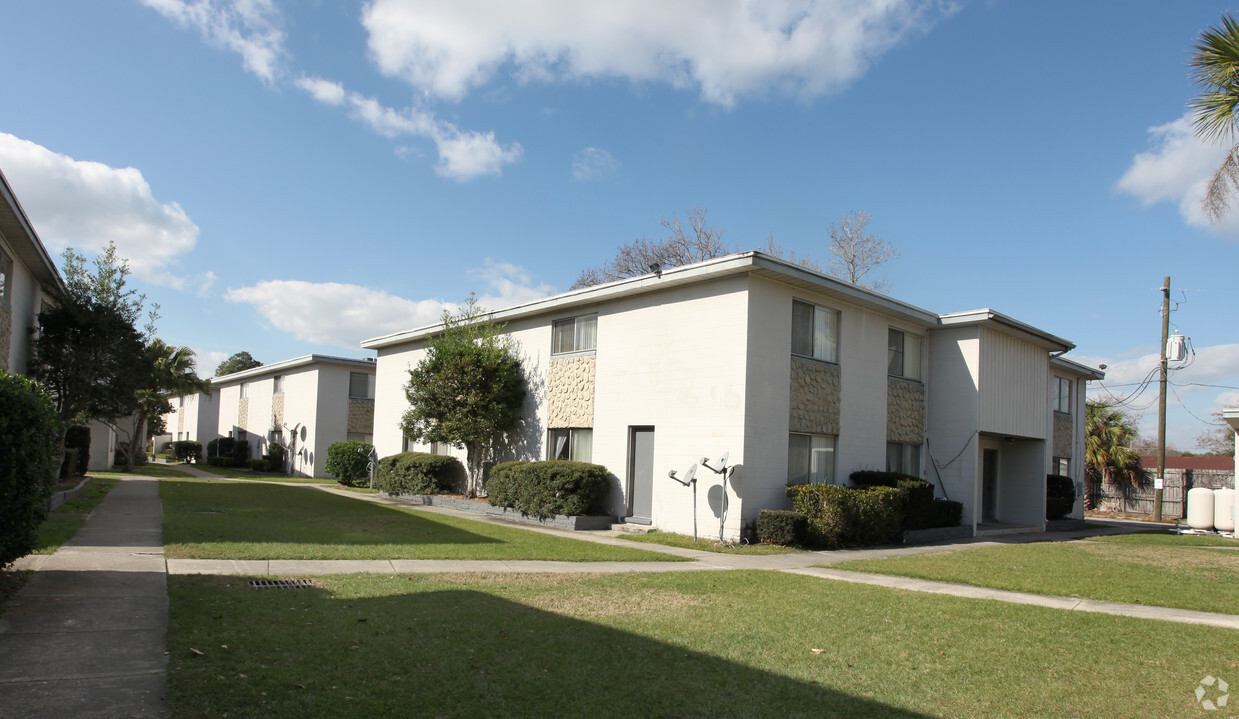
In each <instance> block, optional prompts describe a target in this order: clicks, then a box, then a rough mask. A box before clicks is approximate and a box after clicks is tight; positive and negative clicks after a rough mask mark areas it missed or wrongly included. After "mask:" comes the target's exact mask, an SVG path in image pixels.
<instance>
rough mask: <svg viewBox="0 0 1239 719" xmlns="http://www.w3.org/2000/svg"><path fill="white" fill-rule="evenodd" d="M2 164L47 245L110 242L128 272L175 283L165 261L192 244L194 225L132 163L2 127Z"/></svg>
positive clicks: (93, 246) (178, 281)
mask: <svg viewBox="0 0 1239 719" xmlns="http://www.w3.org/2000/svg"><path fill="white" fill-rule="evenodd" d="M0 167H3V168H4V172H5V174H6V175H7V176H8V178H9V181H10V182H11V183H12V184H13V189H14V192H15V193H16V194H17V196H18V197H20V198H21V202H22V206H23V207H25V209H26V212H27V213H28V214H29V215H30V221H31V222H32V223H34V226H35V230H36V231H37V232H38V233H39V237H40V238H41V239H42V240H43V242H44V244H46V245H47V246H48V247H49V248H51V249H52V250H53V251H59V250H62V249H64V248H65V247H69V246H72V247H74V248H75V249H77V250H79V251H82V250H91V251H95V250H99V249H101V248H103V247H105V246H106V245H107V243H108V241H113V242H115V243H116V248H117V250H118V251H119V253H120V256H121V257H124V258H127V259H128V260H129V266H130V269H131V270H133V274H134V276H136V277H139V278H141V279H143V280H146V281H149V282H153V283H155V284H161V285H166V286H169V287H174V288H177V289H180V288H182V287H184V285H185V278H183V277H178V276H175V275H173V274H172V273H171V271H170V269H169V266H170V265H174V264H175V263H176V262H177V260H178V258H179V257H180V256H181V255H183V254H185V253H187V252H189V251H191V250H193V248H194V245H195V244H196V243H197V241H198V226H197V225H195V224H194V223H193V222H192V221H191V220H190V219H189V217H188V215H186V214H185V210H183V209H181V206H180V205H178V204H177V203H175V202H159V201H158V200H156V199H155V198H154V196H153V194H152V193H151V186H150V185H149V184H148V183H147V182H146V179H145V178H143V177H142V173H141V172H140V171H138V170H137V169H135V168H132V167H125V168H115V167H109V166H107V165H104V164H102V163H99V162H87V161H79V160H74V159H73V158H71V157H68V156H66V155H61V154H59V153H55V152H52V151H51V150H49V149H47V148H46V147H43V146H42V145H37V144H35V143H33V142H30V141H29V140H23V139H21V138H19V137H14V136H13V135H9V134H6V133H0Z"/></svg>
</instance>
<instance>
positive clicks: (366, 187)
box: [0, 0, 1239, 448]
mask: <svg viewBox="0 0 1239 719" xmlns="http://www.w3.org/2000/svg"><path fill="white" fill-rule="evenodd" d="M1233 10H1234V8H1232V7H1231V6H1228V5H1225V4H1222V3H1214V2H1179V3H1167V2H1157V1H1152V0H1150V1H1145V2H1140V1H1132V2H1126V3H1122V4H1121V5H1116V4H1114V3H1091V2H1089V3H1080V2H1059V1H1057V0H1054V1H1050V2H1038V3H1026V2H1014V1H1013V0H990V1H989V2H968V1H966V0H960V1H958V2H932V1H919V0H874V1H873V2H864V1H862V0H850V1H846V2H844V1H840V2H812V1H808V0H805V1H801V2H794V1H791V0H788V1H786V2H777V1H774V0H772V1H771V2H766V3H740V2H733V1H724V0H683V1H681V2H676V3H667V2H662V1H659V0H631V1H630V2H624V3H585V2H579V1H574V0H537V1H530V2H524V3H515V2H505V1H503V0H474V1H473V2H452V3H447V2H418V1H413V0H409V1H404V0H372V1H370V2H361V3H343V2H330V1H328V0H320V1H318V2H315V1H313V0H298V1H296V2H293V1H292V0H288V1H280V0H196V1H188V0H89V1H87V0H77V1H75V0H55V1H51V2H38V3H9V4H7V5H6V7H5V10H4V17H5V22H4V23H3V24H2V26H0V37H2V41H0V62H2V63H3V65H4V66H5V67H6V68H8V69H9V72H7V73H6V83H7V85H6V88H5V92H4V94H3V97H0V168H2V169H3V170H4V172H5V174H6V175H7V176H8V178H9V181H10V183H11V184H12V185H13V187H14V190H15V191H16V193H17V195H18V197H19V198H20V199H21V201H22V202H23V204H24V206H25V208H26V210H27V213H28V214H29V215H30V217H31V220H32V222H33V223H34V225H35V227H36V228H37V230H38V231H39V233H40V235H41V237H42V239H43V241H44V243H45V244H46V245H47V246H48V248H49V250H50V251H51V252H52V253H53V254H58V253H59V251H60V250H61V249H62V248H64V247H65V246H67V245H71V246H73V247H75V248H78V249H80V250H83V251H86V252H87V253H88V254H89V253H93V252H94V251H95V250H97V248H98V247H100V246H101V245H102V244H104V243H105V242H106V241H107V240H108V239H113V240H115V241H116V243H117V245H118V246H119V247H120V249H121V252H122V254H124V255H126V256H127V257H129V258H130V260H131V263H132V266H133V270H134V278H133V283H134V285H135V286H136V287H138V288H140V289H142V290H143V291H145V292H146V294H147V296H148V299H149V300H151V301H155V302H158V303H159V304H160V305H161V313H162V315H163V319H162V320H161V322H160V328H159V329H160V335H161V336H162V337H163V338H164V339H165V340H167V341H169V342H172V343H175V344H184V345H188V346H190V347H192V348H194V349H195V350H196V351H197V353H198V355H199V357H200V368H202V369H203V371H204V372H205V373H207V374H209V373H210V371H211V370H212V369H213V368H214V366H215V364H217V363H218V362H219V361H220V360H221V359H222V358H223V357H225V356H227V355H229V354H231V353H233V352H236V351H239V350H247V351H249V352H251V353H252V354H253V355H254V356H255V357H257V358H258V359H260V360H263V361H266V362H273V361H277V360H280V359H286V358H289V357H294V356H298V355H302V354H306V353H309V352H322V353H330V354H339V355H346V356H364V355H365V353H364V352H362V351H361V350H360V349H359V348H358V346H357V343H358V342H359V341H360V340H361V339H364V338H367V337H372V336H375V335H379V334H383V333H385V332H390V331H396V330H400V329H407V328H410V327H414V326H419V325H422V324H426V323H428V322H430V321H433V320H434V319H437V317H438V316H439V315H440V313H441V312H442V309H443V308H444V306H451V303H455V302H459V301H461V300H463V299H464V298H465V297H467V296H468V294H469V293H470V292H473V291H476V292H477V293H478V294H479V295H480V296H481V297H482V298H483V301H484V303H486V304H487V305H488V306H491V307H498V306H501V305H504V304H509V303H512V302H516V301H521V300H525V299H529V298H532V297H537V296H542V295H546V294H548V293H551V292H557V291H562V290H565V289H567V287H568V286H569V285H570V284H571V283H572V281H573V280H574V279H575V278H576V275H577V273H578V272H579V271H580V270H581V269H582V268H583V267H585V266H589V265H597V264H600V263H602V262H603V261H604V260H606V259H607V258H608V257H609V256H611V255H612V254H613V253H614V250H615V248H616V247H617V246H618V245H620V244H622V243H625V242H629V241H631V240H633V239H635V238H637V237H641V236H649V237H651V238H657V237H661V236H662V229H661V227H660V225H659V222H660V220H661V219H663V218H665V217H669V216H670V215H672V213H679V214H680V215H681V216H683V215H684V213H685V211H686V209H688V208H691V207H696V206H706V207H708V208H709V217H710V218H711V220H712V221H713V223H714V224H716V225H719V226H721V227H723V228H725V231H726V234H725V235H724V239H725V240H726V241H727V242H728V243H729V244H731V245H734V246H735V247H737V248H738V249H752V248H756V247H758V246H760V245H763V244H764V243H765V241H766V239H767V238H768V237H769V236H771V235H772V234H773V236H774V239H775V240H776V241H777V242H778V243H779V244H781V245H782V246H783V247H785V248H787V249H792V250H795V251H796V252H797V253H799V254H806V253H807V254H809V255H811V256H813V257H816V258H819V259H820V258H822V257H824V255H825V253H826V248H827V246H828V238H827V230H828V228H829V226H830V224H831V223H832V222H834V221H836V220H838V218H839V217H840V216H842V215H843V214H845V213H847V212H849V211H851V210H856V209H863V210H865V211H867V212H869V213H871V214H872V215H873V222H872V225H871V229H872V230H874V231H875V233H876V234H877V235H879V236H880V237H882V238H883V239H885V240H887V241H888V242H890V243H891V244H893V245H894V246H895V247H896V248H898V250H899V251H900V253H901V255H902V256H901V257H900V258H899V259H898V260H896V261H894V262H892V263H891V264H890V265H888V266H887V267H886V274H887V277H888V279H889V280H890V281H891V283H892V284H893V294H894V296H896V297H898V298H900V299H903V300H906V301H909V302H912V303H914V304H917V305H919V306H922V307H924V308H926V309H929V310H932V311H935V312H942V313H946V312H956V311H962V310H969V309H976V308H980V307H991V308H993V309H996V310H998V311H1000V312H1004V313H1006V314H1009V315H1012V316H1014V317H1016V318H1018V319H1020V320H1023V321H1025V322H1028V323H1030V324H1033V325H1036V326H1038V327H1041V328H1043V329H1045V330H1047V331H1050V332H1052V333H1054V334H1057V335H1060V336H1063V337H1067V338H1069V339H1071V340H1072V341H1074V342H1075V343H1076V344H1077V349H1076V350H1075V352H1073V353H1072V356H1075V357H1077V359H1080V360H1081V361H1085V362H1089V363H1092V364H1096V363H1100V362H1105V363H1107V364H1108V365H1109V367H1110V369H1109V378H1108V380H1107V381H1106V383H1105V384H1106V385H1107V386H1113V391H1114V392H1115V393H1116V394H1120V395H1125V394H1126V391H1128V390H1129V389H1130V388H1128V387H1126V386H1125V385H1127V384H1128V383H1135V382H1138V381H1139V380H1140V379H1141V378H1142V377H1143V376H1144V375H1145V374H1146V373H1147V372H1148V370H1149V369H1151V368H1152V367H1153V366H1155V364H1156V358H1155V355H1156V353H1157V344H1158V336H1159V332H1160V323H1159V318H1158V307H1159V303H1160V292H1159V288H1160V286H1161V281H1162V278H1163V277H1164V276H1166V275H1169V276H1171V279H1172V285H1173V286H1174V288H1175V289H1174V293H1173V295H1174V299H1175V300H1176V308H1177V309H1176V311H1175V312H1174V313H1173V315H1172V320H1173V323H1174V326H1176V327H1177V328H1179V329H1180V330H1181V331H1182V332H1183V333H1184V334H1186V335H1188V336H1190V337H1191V338H1192V343H1193V345H1194V346H1195V348H1196V356H1195V362H1194V363H1193V364H1192V365H1191V366H1190V367H1188V368H1186V369H1184V370H1180V371H1177V372H1175V373H1174V374H1173V376H1172V379H1173V381H1174V382H1175V383H1176V384H1177V385H1178V386H1177V387H1176V388H1175V394H1173V395H1172V397H1171V406H1172V412H1171V422H1170V436H1171V440H1172V442H1174V443H1175V444H1178V445H1179V446H1181V447H1183V448H1190V447H1191V445H1192V444H1193V439H1194V438H1195V436H1196V435H1197V434H1198V433H1199V432H1200V431H1202V430H1204V429H1207V428H1208V426H1207V425H1206V424H1205V423H1203V422H1202V421H1201V420H1202V419H1203V420H1207V419H1208V418H1209V412H1210V411H1212V410H1214V409H1217V408H1220V406H1222V405H1239V390H1236V389H1235V387H1239V339H1237V338H1236V336H1235V331H1234V328H1235V321H1234V316H1235V313H1234V310H1233V309H1232V308H1233V307H1234V306H1235V304H1236V300H1237V299H1239V286H1237V284H1236V282H1235V268H1236V267H1239V222H1230V221H1227V222H1224V223H1222V224H1221V225H1210V224H1209V223H1208V222H1206V221H1205V220H1204V219H1203V216H1202V214H1201V213H1200V211H1199V209H1198V202H1197V199H1196V198H1197V197H1198V194H1199V190H1200V187H1201V186H1202V183H1203V182H1204V181H1205V180H1206V179H1207V177H1208V175H1209V173H1210V172H1211V170H1212V168H1213V167H1214V166H1216V164H1217V163H1218V162H1219V161H1220V160H1221V158H1222V157H1223V156H1224V153H1225V148H1224V147H1212V146H1208V145H1203V144H1201V143H1200V142H1198V141H1196V140H1195V139H1194V138H1193V137H1192V135H1191V132H1190V125H1189V124H1188V123H1187V121H1186V120H1185V119H1184V117H1185V103H1186V102H1187V100H1188V99H1189V98H1190V97H1191V96H1192V95H1193V92H1194V88H1193V86H1192V84H1191V81H1190V78H1189V75H1188V70H1187V67H1186V60H1187V58H1188V55H1189V52H1190V48H1191V45H1192V43H1193V42H1194V41H1195V39H1196V38H1197V36H1198V35H1199V32H1200V31H1201V30H1202V29H1204V28H1205V27H1208V26H1210V25H1213V24H1216V23H1217V22H1218V20H1219V18H1220V17H1221V14H1222V13H1223V12H1226V11H1233ZM1200 385H1213V386H1200ZM1150 403H1151V404H1150ZM1184 405H1185V406H1186V408H1185V407H1184ZM1131 406H1132V407H1133V408H1134V409H1136V410H1138V411H1142V413H1143V424H1142V429H1144V430H1145V431H1146V432H1148V433H1152V432H1153V431H1154V428H1155V423H1156V417H1155V412H1156V393H1155V391H1147V392H1146V393H1144V394H1143V395H1141V396H1140V397H1137V398H1135V399H1133V400H1132V403H1131Z"/></svg>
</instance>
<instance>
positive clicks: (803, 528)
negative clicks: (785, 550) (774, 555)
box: [757, 509, 809, 546]
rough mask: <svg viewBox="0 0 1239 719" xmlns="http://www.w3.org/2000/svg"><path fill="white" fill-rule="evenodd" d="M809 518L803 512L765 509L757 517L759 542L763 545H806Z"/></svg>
mask: <svg viewBox="0 0 1239 719" xmlns="http://www.w3.org/2000/svg"><path fill="white" fill-rule="evenodd" d="M808 529H809V518H808V517H807V516H805V515H804V514H803V513H801V512H789V511H786V510H782V509H763V510H762V511H761V512H760V513H759V514H758V515H757V541H758V542H761V543H762V544H781V545H783V546H787V545H791V544H804V538H805V535H806V534H807V533H808Z"/></svg>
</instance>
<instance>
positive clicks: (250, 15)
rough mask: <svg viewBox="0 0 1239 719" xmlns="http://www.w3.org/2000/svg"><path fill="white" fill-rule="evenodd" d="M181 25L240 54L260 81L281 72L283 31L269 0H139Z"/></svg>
mask: <svg viewBox="0 0 1239 719" xmlns="http://www.w3.org/2000/svg"><path fill="white" fill-rule="evenodd" d="M141 2H142V4H143V5H146V6H147V7H149V8H151V9H153V10H155V11H157V12H158V13H159V14H160V15H163V16H164V17H166V18H168V19H169V20H172V21H173V22H175V23H177V24H178V25H180V26H181V27H188V28H192V29H194V30H197V31H198V33H199V34H201V35H202V37H203V39H205V40H206V41H207V42H209V43H211V44H212V45H215V46H217V47H222V48H224V49H226V50H231V51H232V52H235V53H237V54H238V55H240V56H241V59H242V62H244V63H245V69H246V70H249V71H250V72H252V73H254V74H255V75H257V76H258V77H259V78H261V79H262V80H263V82H268V83H270V82H273V81H274V80H276V79H277V78H278V77H279V76H280V75H282V74H283V67H282V63H283V59H284V54H285V50H284V32H283V31H282V30H281V29H280V23H281V16H280V12H279V10H278V9H277V8H276V7H275V3H274V2H273V1H272V0H141Z"/></svg>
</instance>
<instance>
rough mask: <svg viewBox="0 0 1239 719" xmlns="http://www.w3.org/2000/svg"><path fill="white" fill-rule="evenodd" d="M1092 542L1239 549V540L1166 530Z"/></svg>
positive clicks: (1093, 540) (1112, 535) (1118, 536)
mask: <svg viewBox="0 0 1239 719" xmlns="http://www.w3.org/2000/svg"><path fill="white" fill-rule="evenodd" d="M1089 541H1090V542H1113V543H1115V544H1128V545H1134V546H1143V547H1233V548H1235V549H1239V539H1230V538H1228V537H1219V536H1216V535H1211V534H1173V533H1171V532H1168V531H1166V530H1164V529H1160V530H1158V529H1154V530H1149V531H1145V532H1135V533H1133V534H1109V535H1106V536H1104V537H1092V538H1090V539H1089Z"/></svg>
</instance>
